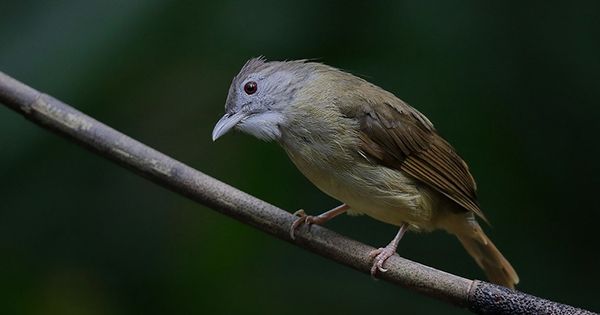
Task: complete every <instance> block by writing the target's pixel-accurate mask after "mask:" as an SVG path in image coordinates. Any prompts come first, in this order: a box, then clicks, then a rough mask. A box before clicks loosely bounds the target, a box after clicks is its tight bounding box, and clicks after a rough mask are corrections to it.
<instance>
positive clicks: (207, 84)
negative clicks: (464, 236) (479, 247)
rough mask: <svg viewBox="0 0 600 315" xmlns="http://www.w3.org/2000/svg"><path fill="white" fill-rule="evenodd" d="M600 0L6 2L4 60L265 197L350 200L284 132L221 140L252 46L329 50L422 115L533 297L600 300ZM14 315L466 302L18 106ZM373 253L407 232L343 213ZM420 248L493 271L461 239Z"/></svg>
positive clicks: (9, 69) (9, 267)
mask: <svg viewBox="0 0 600 315" xmlns="http://www.w3.org/2000/svg"><path fill="white" fill-rule="evenodd" d="M599 9H600V2H597V1H587V2H585V1H572V2H557V3H554V4H550V3H549V2H545V1H544V2H543V1H526V2H510V1H497V2H494V3H489V2H482V1H458V2H457V1H454V2H450V1H416V0H413V1H397V2H391V1H390V2H376V1H343V2H342V1H337V2H336V1H331V2H328V1H289V2H283V1H274V0H271V1H264V2H263V1H211V2H207V3H204V2H202V1H163V0H147V1H100V0H94V1H75V0H70V1H45V2H44V1H2V2H1V3H0V38H2V40H1V41H0V71H3V72H5V73H7V74H9V75H12V76H14V77H15V78H17V79H19V80H21V81H23V82H26V83H27V84H30V85H31V86H33V87H35V88H37V89H40V90H42V91H45V92H47V93H49V94H51V95H53V96H55V97H57V98H59V99H61V100H63V101H65V102H67V103H70V104H72V105H73V106H75V107H77V108H79V109H80V110H82V111H83V112H85V113H87V114H89V115H91V116H93V117H95V118H97V119H98V120H100V121H102V122H104V123H107V124H108V125H111V126H113V127H114V128H116V129H118V130H120V131H123V132H125V133H127V134H129V135H131V136H132V137H134V138H137V139H139V140H141V141H142V142H144V143H146V144H148V145H151V146H153V147H155V148H157V149H159V150H160V151H162V152H165V153H167V154H169V155H171V156H173V157H175V158H177V159H179V160H181V161H184V162H185V163H187V164H189V165H192V166H194V167H196V168H198V169H199V170H201V171H204V172H206V173H208V174H211V175H212V176H215V177H217V178H219V179H221V180H224V181H225V182H227V183H230V184H232V185H234V186H236V187H239V188H240V189H243V190H244V191H247V192H249V193H251V194H253V195H255V196H257V197H259V198H262V199H264V200H266V201H268V202H271V203H274V204H275V205H278V206H280V207H283V208H285V209H288V210H290V211H294V210H296V209H298V208H304V209H307V210H308V212H310V213H318V212H321V211H324V210H327V209H329V208H331V207H333V206H335V205H336V201H334V200H331V199H330V198H328V197H326V196H325V195H324V194H323V193H321V192H319V191H318V190H317V189H316V188H314V187H313V186H312V185H311V184H310V183H309V182H308V181H307V180H306V179H304V178H303V177H302V176H301V175H300V174H299V173H298V172H297V171H296V170H295V168H294V167H293V165H292V164H291V163H290V162H289V161H288V159H287V157H286V156H285V154H284V153H283V152H282V151H281V150H280V149H279V148H278V147H277V146H276V145H275V144H272V143H263V142H260V141H258V140H255V139H253V138H251V137H249V136H242V135H239V134H233V135H228V136H226V137H224V138H223V139H222V140H219V141H218V142H217V143H212V142H211V139H210V132H211V130H212V127H213V124H214V123H215V122H216V121H217V119H218V118H219V117H220V116H221V114H222V112H223V104H224V101H225V97H226V93H227V89H228V87H229V83H230V80H231V78H232V77H233V75H235V74H236V73H237V70H238V69H239V68H240V67H241V65H242V64H243V63H244V61H245V60H246V59H248V58H250V57H253V56H258V55H265V56H266V57H267V58H269V59H272V60H279V59H297V58H318V59H319V60H321V61H323V62H325V63H328V64H331V65H334V66H337V67H340V68H343V69H346V70H348V71H351V72H353V73H356V74H358V75H361V76H364V77H366V78H367V79H369V80H370V81H372V82H374V83H376V84H378V85H380V86H382V87H384V88H386V89H387V90H390V91H393V92H394V93H396V94H397V95H399V96H400V97H401V98H403V99H404V100H406V101H407V102H409V103H411V104H413V105H414V106H415V107H417V108H418V109H419V110H421V111H422V112H423V113H425V114H426V115H427V116H428V117H429V118H430V119H431V120H432V121H433V122H434V123H435V124H436V126H437V128H438V129H439V130H440V131H441V133H442V134H443V135H444V136H445V137H446V138H447V139H448V140H449V141H450V142H451V143H452V144H453V145H454V146H455V147H456V148H457V149H458V150H459V152H460V153H461V155H462V156H463V157H464V158H465V160H467V161H468V162H469V164H470V166H471V169H472V172H473V173H474V175H475V177H476V178H477V181H478V184H479V195H480V200H481V203H482V205H483V209H484V211H485V212H486V214H487V216H488V218H490V220H491V222H492V224H493V227H491V228H488V229H487V231H488V233H489V234H490V237H491V238H492V239H493V240H494V241H495V242H496V243H497V245H498V247H499V248H500V249H501V250H502V251H503V252H504V253H505V255H506V256H507V257H508V258H509V259H510V261H511V262H512V263H513V265H514V266H515V268H516V269H517V271H518V272H519V274H520V276H521V281H522V284H521V285H520V286H519V288H520V289H521V290H524V291H526V292H530V293H533V294H536V295H539V296H542V297H547V298H551V299H554V300H557V301H561V302H566V303H571V304H574V305H578V306H581V307H586V308H590V309H593V310H596V311H598V310H600V301H599V300H598V298H597V293H598V290H597V288H596V287H597V283H599V282H600V272H599V270H598V261H599V256H600V255H599V253H598V248H599V242H600V236H599V235H598V233H597V224H598V222H599V221H598V213H599V209H598V202H597V200H598V198H597V195H596V194H597V192H596V189H598V188H599V187H600V180H599V178H600V168H599V167H598V162H597V160H598V155H599V153H600V150H599V148H600V145H599V144H598V142H597V137H598V135H599V131H600V130H599V123H598V121H599V119H600V109H599V108H600V107H599V106H598V99H600V58H599V56H600V40H599V38H600V34H599V32H600V16H599V13H600V11H599ZM0 178H1V179H2V181H1V182H0V185H1V186H0V200H1V202H0V250H1V253H2V254H1V259H0V283H1V284H0V296H1V297H2V301H3V303H2V309H3V313H7V314H84V315H85V314H167V313H175V314H186V313H205V314H231V313H242V314H307V313H314V312H317V313H326V312H327V313H329V314H341V313H344V314H365V313H371V312H372V313H384V312H398V313H403V314H438V313H444V314H464V313H466V311H464V310H460V309H455V308H452V307H449V306H447V305H445V304H443V303H442V302H437V301H433V300H431V299H428V298H425V297H422V296H418V295H416V294H414V293H412V292H410V291H407V290H403V289H401V288H398V287H395V286H392V285H389V284H387V283H384V282H382V281H372V280H371V279H370V278H369V277H368V276H366V275H363V274H359V273H357V272H354V271H352V270H349V269H347V268H345V267H342V266H339V265H337V264H335V263H332V262H330V261H327V260H325V259H323V258H320V257H317V256H315V255H313V254H310V253H308V252H305V251H303V250H300V249H298V248H296V247H294V246H292V245H290V244H287V243H284V242H281V241H279V240H276V239H273V238H271V237H269V236H267V235H265V234H263V233H261V232H258V231H256V230H254V229H252V228H249V227H247V226H245V225H243V224H241V223H238V222H236V221H234V220H231V219H229V218H226V217H223V216H221V215H219V214H216V213H215V212H213V211H211V210H209V209H206V208H203V207H201V206H198V205H197V204H195V203H193V202H191V201H189V200H186V199H184V198H183V197H179V196H177V195H175V194H173V193H170V192H168V191H165V190H164V189H162V188H159V187H157V186H156V185H154V184H152V183H150V182H148V181H146V180H144V179H142V178H139V177H138V176H136V175H133V174H131V173H129V172H127V171H125V170H123V169H121V168H119V167H116V166H115V165H113V164H111V163H109V162H107V161H105V160H103V159H102V158H100V157H98V156H95V155H93V154H90V153H89V152H87V151H85V150H82V149H81V148H80V147H78V146H75V145H73V144H71V143H69V142H67V141H66V140H64V139H62V138H59V137H57V136H55V135H54V134H51V133H48V132H46V131H45V130H43V129H41V128H38V127H36V126H34V125H32V124H31V123H29V122H27V121H26V120H24V119H23V118H22V117H20V116H19V115H17V114H15V113H13V112H11V111H10V110H8V109H6V108H0ZM328 226H329V227H331V228H332V229H334V230H337V231H340V232H341V233H343V234H345V235H348V236H350V237H353V238H356V239H358V240H361V241H364V242H366V243H368V244H372V245H374V246H379V245H383V244H386V243H387V242H388V241H389V240H390V239H391V238H392V237H393V235H394V233H395V228H394V227H392V226H387V225H385V224H382V223H379V222H375V221H374V220H371V219H369V218H367V217H358V218H350V217H342V218H340V219H337V220H335V221H334V222H332V223H331V224H328ZM399 251H400V253H401V255H403V256H405V257H408V258H410V259H414V260H416V261H419V262H422V263H425V264H427V265H431V266H434V267H436V268H439V269H442V270H446V271H448V272H452V273H456V274H459V275H463V276H466V277H470V278H481V277H482V274H481V272H480V271H479V269H478V268H477V267H476V265H475V264H474V263H473V262H472V261H471V259H470V258H469V257H468V255H467V254H466V253H465V252H464V250H463V249H462V248H461V247H460V245H459V243H458V242H457V241H456V240H455V239H454V238H453V237H450V236H448V235H446V234H445V233H442V232H436V233H432V234H428V235H416V234H410V235H408V236H407V237H406V238H405V239H404V240H403V242H402V243H401V245H400V249H399Z"/></svg>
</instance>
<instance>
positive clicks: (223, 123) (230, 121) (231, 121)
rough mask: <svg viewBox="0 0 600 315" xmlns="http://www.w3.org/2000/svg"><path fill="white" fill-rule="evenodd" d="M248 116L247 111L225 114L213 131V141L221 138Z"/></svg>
mask: <svg viewBox="0 0 600 315" xmlns="http://www.w3.org/2000/svg"><path fill="white" fill-rule="evenodd" d="M245 117H246V114H245V113H234V114H225V115H224V116H223V117H222V118H221V119H219V121H218V122H217V124H216V125H215V129H213V132H212V139H213V141H215V140H217V139H218V138H220V137H221V136H222V135H224V134H226V133H227V132H228V131H229V130H231V129H232V128H233V127H235V125H237V123H239V122H240V120H242V119H244V118H245Z"/></svg>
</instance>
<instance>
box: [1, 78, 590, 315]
mask: <svg viewBox="0 0 600 315" xmlns="http://www.w3.org/2000/svg"><path fill="white" fill-rule="evenodd" d="M0 102H2V103H4V104H5V105H7V106H8V107H10V108H12V109H13V110H15V111H16V112H19V113H21V114H22V115H23V116H25V117H26V118H27V119H29V120H31V121H32V122H34V123H36V124H38V125H41V126H43V127H45V128H47V129H49V130H51V131H53V132H56V133H58V134H59V135H61V136H63V137H65V138H67V139H70V140H71V141H73V142H76V143H78V144H81V145H83V146H85V147H87V148H88V149H90V150H91V151H93V152H96V153H98V154H100V155H102V156H104V157H106V158H108V159H110V160H112V161H115V162H117V163H118V164H120V165H122V166H124V167H126V168H128V169H130V170H132V171H135V172H137V173H139V174H141V175H142V176H144V177H146V178H148V179H150V180H152V181H154V182H155V183H157V184H159V185H161V186H163V187H165V188H167V189H170V190H172V191H174V192H175V193H178V194H181V195H185V196H187V197H188V198H190V199H193V200H195V201H197V202H198V203H200V204H203V205H206V206H208V207H210V208H212V209H214V210H216V211H219V212H221V213H223V214H225V215H228V216H230V217H233V218H235V219H237V220H239V221H241V222H243V223H246V224H249V225H252V226H254V227H256V228H257V229H259V230H261V231H264V232H266V233H269V234H271V235H273V236H275V237H277V238H280V239H282V240H285V241H288V242H292V243H294V244H296V245H298V246H300V247H302V248H305V249H307V250H309V251H312V252H314V253H316V254H319V255H322V256H324V257H327V258H329V259H332V260H334V261H336V262H338V263H340V264H343V265H346V266H349V267H352V268H354V269H356V270H358V271H361V272H364V273H367V274H368V273H369V272H370V261H369V259H368V255H367V253H369V251H371V250H373V248H372V247H370V246H367V245H365V244H362V243H359V242H357V241H354V240H351V239H348V238H346V237H344V236H341V235H339V234H337V233H335V232H332V231H330V230H328V229H326V228H323V227H320V226H313V227H312V228H311V230H310V232H309V231H308V230H307V229H306V228H305V227H304V228H301V229H300V230H299V231H297V233H296V240H295V241H293V240H291V239H290V234H289V228H290V226H291V224H292V222H293V221H294V219H295V217H294V216H293V215H291V214H290V213H288V212H286V211H284V210H281V209H279V208H277V207H275V206H273V205H270V204H268V203H266V202H264V201H262V200H259V199H257V198H255V197H253V196H250V195H248V194H246V193H244V192H242V191H239V190H237V189H235V188H233V187H231V186H229V185H227V184H225V183H222V182H220V181H218V180H216V179H214V178H212V177H210V176H208V175H205V174H203V173H201V172H199V171H197V170H195V169H193V168H191V167H189V166H187V165H185V164H183V163H181V162H179V161H176V160H174V159H172V158H170V157H168V156H167V155H165V154H162V153H160V152H158V151H156V150H154V149H152V148H150V147H148V146H145V145H144V144H142V143H140V142H138V141H136V140H134V139H132V138H130V137H128V136H126V135H124V134H122V133H120V132H118V131H116V130H114V129H112V128H110V127H108V126H106V125H104V124H102V123H100V122H98V121H96V120H94V119H93V118H91V117H89V116H86V115H85V114H83V113H81V112H79V111H77V110H75V109H74V108H72V107H70V106H68V105H66V104H64V103H62V102H61V101H59V100H57V99H54V98H53V97H51V96H49V95H46V94H43V93H40V92H38V91H36V90H35V89H33V88H31V87H29V86H26V85H24V84H22V83H21V82H18V81H16V80H14V79H13V78H11V77H9V76H7V75H5V74H4V73H2V72H0ZM386 264H387V266H388V267H389V271H388V272H386V273H382V274H381V275H380V277H381V279H383V280H386V281H389V282H392V283H395V284H398V285H400V286H402V287H405V288H408V289H411V290H414V291H417V292H419V293H422V294H424V295H427V296H430V297H433V298H436V299H440V300H443V301H446V302H448V303H450V304H453V305H456V306H459V307H464V308H469V309H470V310H471V311H473V312H474V313H477V314H594V313H592V312H589V311H585V310H581V309H577V308H574V307H571V306H568V305H564V304H559V303H556V302H551V301H548V300H544V299H541V298H538V297H535V296H531V295H528V294H525V293H521V292H518V291H512V290H509V289H506V288H503V287H500V286H496V285H493V284H490V283H487V282H483V281H479V280H469V279H465V278H462V277H459V276H456V275H452V274H449V273H446V272H443V271H440V270H436V269H433V268H431V267H428V266H425V265H422V264H419V263H416V262H413V261H410V260H407V259H404V258H401V257H399V256H397V255H395V256H393V257H391V258H390V259H389V260H388V261H387V262H386Z"/></svg>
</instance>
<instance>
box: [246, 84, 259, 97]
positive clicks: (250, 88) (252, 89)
mask: <svg viewBox="0 0 600 315" xmlns="http://www.w3.org/2000/svg"><path fill="white" fill-rule="evenodd" d="M256 88H257V86H256V82H254V81H250V82H248V83H246V84H244V92H246V94H248V95H252V94H254V93H256Z"/></svg>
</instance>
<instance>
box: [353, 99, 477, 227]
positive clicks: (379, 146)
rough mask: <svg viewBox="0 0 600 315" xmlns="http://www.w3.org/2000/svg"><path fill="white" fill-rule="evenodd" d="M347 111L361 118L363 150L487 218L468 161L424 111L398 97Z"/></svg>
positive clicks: (371, 157)
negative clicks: (441, 133) (438, 131)
mask: <svg viewBox="0 0 600 315" xmlns="http://www.w3.org/2000/svg"><path fill="white" fill-rule="evenodd" d="M395 101H398V102H397V103H396V102H395ZM346 114H350V115H354V116H355V117H354V118H355V119H357V120H358V122H359V125H360V131H359V137H360V150H361V151H362V153H365V154H367V155H368V156H369V159H371V160H372V159H374V160H375V162H376V163H379V164H382V165H385V166H387V167H390V168H394V169H399V170H402V171H404V172H405V173H407V174H409V175H411V176H412V177H414V178H416V179H418V180H420V181H422V182H424V183H426V184H427V185H429V186H431V187H433V188H434V189H435V190H437V191H438V192H440V193H442V194H444V195H445V196H446V197H448V198H450V199H451V200H453V201H454V202H456V203H457V204H458V205H460V206H461V207H462V208H464V209H466V210H468V211H472V212H474V213H475V214H477V215H478V216H479V217H481V218H482V219H484V220H486V219H485V216H484V215H483V212H482V211H481V209H480V208H479V205H478V203H477V197H476V194H475V190H476V184H475V181H474V179H473V177H472V176H471V173H469V169H468V167H467V164H466V163H465V162H464V161H463V160H462V158H461V157H460V156H459V155H458V154H457V153H456V152H455V151H454V148H452V146H450V144H449V143H448V142H446V141H445V140H444V139H443V138H442V137H441V136H439V135H438V133H437V132H436V130H435V128H434V127H433V125H432V124H431V122H430V121H429V120H428V119H427V118H426V117H425V116H424V115H423V114H421V113H419V112H418V111H417V110H416V109H414V108H412V107H410V106H409V105H407V104H405V103H402V102H401V101H399V100H397V99H395V100H394V103H391V102H379V103H369V102H367V103H366V104H364V105H363V107H362V109H361V110H359V111H354V112H353V113H346ZM486 221H487V220H486Z"/></svg>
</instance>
